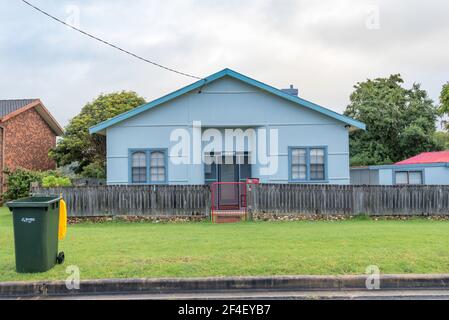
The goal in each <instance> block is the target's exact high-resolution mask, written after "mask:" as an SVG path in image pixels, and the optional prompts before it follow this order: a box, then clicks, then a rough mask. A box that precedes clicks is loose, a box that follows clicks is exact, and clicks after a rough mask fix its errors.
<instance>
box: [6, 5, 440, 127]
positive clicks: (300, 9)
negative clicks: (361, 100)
mask: <svg viewBox="0 0 449 320" xmlns="http://www.w3.org/2000/svg"><path fill="white" fill-rule="evenodd" d="M31 1H32V3H34V4H36V5H38V6H40V7H42V8H44V9H46V10H48V11H49V12H51V13H53V14H55V15H57V16H58V17H60V18H62V19H63V20H66V19H67V20H68V21H71V22H73V21H75V22H79V24H80V27H81V28H82V29H85V30H87V31H89V32H91V33H93V34H95V35H98V36H100V37H102V38H104V39H106V40H108V41H111V42H114V43H116V44H118V45H120V46H122V47H124V48H126V49H128V50H130V51H133V52H136V53H138V54H139V55H142V56H144V57H148V58H150V59H152V60H154V61H157V62H159V63H161V64H165V65H167V66H169V67H173V68H176V69H179V70H181V71H184V72H187V73H191V74H195V75H200V76H207V75H209V74H211V73H213V72H216V71H218V70H220V69H222V68H224V67H230V68H233V69H236V70H237V71H240V72H243V73H245V74H248V75H249V76H251V77H254V78H256V79H259V80H261V81H264V82H266V83H269V84H271V85H274V86H276V87H285V86H288V85H289V84H294V85H296V86H298V87H299V90H300V94H301V96H302V97H304V98H306V99H309V100H312V101H314V102H317V103H320V104H322V105H324V106H327V107H329V108H331V109H333V110H335V111H338V112H342V111H343V110H344V108H345V106H346V105H347V103H348V100H349V95H350V93H351V91H352V90H353V85H354V84H355V83H356V82H358V81H363V80H365V79H367V78H374V77H381V76H387V75H389V74H391V73H402V74H403V76H404V78H405V79H406V81H407V85H410V84H411V83H413V82H419V83H422V84H423V88H425V89H427V90H428V91H429V93H430V95H431V97H432V98H433V99H435V100H436V99H437V98H438V94H439V91H440V90H441V86H442V85H443V83H445V82H447V81H448V80H449V79H448V76H447V75H448V74H449V60H448V59H447V57H448V56H449V43H448V41H447V34H448V32H449V19H447V17H446V16H447V12H449V2H447V1H445V0H435V1H432V2H422V1H418V0H397V1H381V0H373V1H369V2H362V1H357V0H327V1H307V0H248V1H244V2H242V1H237V0H228V1H218V0H171V1H156V0H134V1H128V0H114V1H110V0H95V1H67V0H46V1H43V0H31ZM78 13H79V16H78V15H77V14H78ZM74 15H75V16H74ZM373 23H374V27H375V28H372V27H373ZM377 23H378V25H377ZM0 72H1V74H2V77H0V97H1V98H26V97H39V98H41V99H42V100H43V101H44V103H45V104H46V106H47V107H48V108H49V109H50V110H51V111H52V113H53V114H54V115H55V116H56V118H57V119H58V120H59V121H60V122H61V123H62V124H64V125H65V124H66V123H67V122H68V120H69V119H70V118H71V117H73V116H74V115H76V114H77V113H78V112H79V111H80V109H81V107H82V106H83V105H84V104H85V103H86V102H88V101H91V100H92V99H94V98H95V97H96V96H97V95H98V94H100V93H105V92H111V91H117V90H134V91H137V92H138V93H139V94H141V95H143V96H144V97H146V98H147V99H149V100H150V99H155V98H157V97H159V96H161V95H163V94H166V93H168V92H171V91H173V90H176V89H178V88H179V87H181V86H184V85H187V84H189V83H191V82H192V81H193V79H188V78H183V77H180V76H177V75H175V74H171V73H167V72H165V71H163V70H161V69H158V68H156V67H154V66H151V65H147V64H145V63H143V62H140V61H138V60H134V59H133V58H131V57H129V56H127V55H124V54H122V53H120V52H118V51H115V50H113V49H111V48H109V47H107V46H105V45H103V44H100V43H98V42H95V41H93V40H91V39H89V38H86V37H84V36H82V35H80V34H78V33H76V32H74V31H72V30H70V29H68V28H67V27H64V26H62V25H59V24H57V23H55V22H54V21H51V20H50V19H48V18H47V17H45V16H43V15H41V14H39V13H37V12H35V11H33V10H32V9H30V8H29V7H27V6H25V5H23V4H22V3H21V2H20V1H3V2H2V3H0Z"/></svg>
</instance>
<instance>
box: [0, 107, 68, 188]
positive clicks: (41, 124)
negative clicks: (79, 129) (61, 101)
mask: <svg viewBox="0 0 449 320" xmlns="http://www.w3.org/2000/svg"><path fill="white" fill-rule="evenodd" d="M62 133H63V129H62V128H61V126H60V125H59V124H58V122H57V121H56V120H55V118H53V116H52V115H51V114H50V112H49V111H48V110H47V108H45V106H44V104H43V103H42V101H40V100H39V99H22V100H0V189H1V190H0V191H1V192H3V191H4V183H5V179H4V176H3V175H4V174H3V170H4V169H6V168H8V169H11V170H15V169H17V168H23V169H28V170H42V171H44V170H51V169H54V168H55V166H56V165H55V163H54V161H53V160H51V159H50V158H49V157H48V151H49V150H50V149H52V148H53V147H55V145H56V137H57V136H60V135H62Z"/></svg>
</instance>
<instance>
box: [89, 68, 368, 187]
mask: <svg viewBox="0 0 449 320" xmlns="http://www.w3.org/2000/svg"><path fill="white" fill-rule="evenodd" d="M297 94H298V91H297V90H296V89H294V88H293V87H290V88H289V89H284V90H279V89H276V88H274V87H271V86H269V85H267V84H264V83H262V82H259V81H256V80H254V79H251V78H249V77H247V76H245V75H242V74H240V73H237V72H235V71H232V70H230V69H225V70H222V71H220V72H217V73H215V74H213V75H211V76H209V77H207V78H205V79H203V80H200V81H197V82H195V83H193V84H191V85H189V86H187V87H184V88H182V89H179V90H177V91H175V92H173V93H171V94H169V95H166V96H164V97H162V98H159V99H157V100H155V101H152V102H150V103H147V104H145V105H142V106H140V107H138V108H136V109H134V110H131V111H129V112H126V113H123V114H121V115H119V116H117V117H115V118H112V119H110V120H108V121H105V122H103V123H100V124H98V125H96V126H94V127H92V128H91V129H90V133H91V134H101V135H105V136H106V137H107V183H108V184H110V185H123V184H125V185H126V184H171V185H176V184H207V183H212V182H238V181H245V180H246V179H247V178H258V179H260V181H261V182H262V183H310V184H349V183H350V169H349V131H350V130H360V129H361V130H365V125H364V124H363V123H361V122H359V121H356V120H354V119H351V118H349V117H346V116H343V115H341V114H338V113H336V112H334V111H331V110H329V109H326V108H324V107H321V106H319V105H317V104H314V103H312V102H309V101H306V100H304V99H301V98H299V97H298V96H297Z"/></svg>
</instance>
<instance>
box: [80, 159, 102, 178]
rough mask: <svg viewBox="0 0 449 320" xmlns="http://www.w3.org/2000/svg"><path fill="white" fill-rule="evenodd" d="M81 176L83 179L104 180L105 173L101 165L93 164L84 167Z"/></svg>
mask: <svg viewBox="0 0 449 320" xmlns="http://www.w3.org/2000/svg"><path fill="white" fill-rule="evenodd" d="M81 176H83V177H84V178H94V179H105V178H106V171H105V168H104V167H103V166H102V165H101V163H98V162H93V163H91V164H88V165H87V166H85V167H84V169H83V172H82V173H81Z"/></svg>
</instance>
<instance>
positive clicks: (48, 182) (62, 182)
mask: <svg viewBox="0 0 449 320" xmlns="http://www.w3.org/2000/svg"><path fill="white" fill-rule="evenodd" d="M71 185H72V182H71V181H70V179H69V178H67V177H60V176H56V175H48V176H45V177H43V178H42V186H43V187H44V188H57V187H70V186H71Z"/></svg>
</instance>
